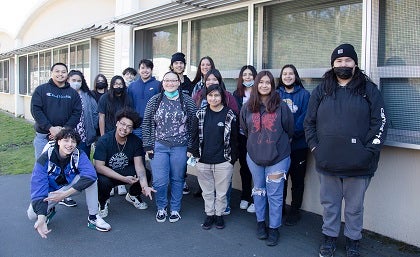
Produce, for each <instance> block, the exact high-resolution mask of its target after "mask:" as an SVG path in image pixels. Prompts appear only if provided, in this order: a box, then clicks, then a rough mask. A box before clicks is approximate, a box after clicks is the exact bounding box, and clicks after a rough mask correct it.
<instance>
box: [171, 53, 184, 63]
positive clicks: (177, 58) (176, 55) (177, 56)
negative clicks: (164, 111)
mask: <svg viewBox="0 0 420 257" xmlns="http://www.w3.org/2000/svg"><path fill="white" fill-rule="evenodd" d="M176 61H181V62H183V63H184V64H185V63H186V62H185V54H183V53H181V52H177V53H174V54H173V55H172V58H171V65H172V64H173V63H174V62H176Z"/></svg>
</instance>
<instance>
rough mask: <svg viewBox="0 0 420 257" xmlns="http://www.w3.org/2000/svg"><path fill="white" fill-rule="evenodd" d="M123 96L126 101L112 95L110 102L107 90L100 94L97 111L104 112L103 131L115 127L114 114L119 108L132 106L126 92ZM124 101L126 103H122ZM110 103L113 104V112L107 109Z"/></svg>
mask: <svg viewBox="0 0 420 257" xmlns="http://www.w3.org/2000/svg"><path fill="white" fill-rule="evenodd" d="M124 97H125V100H126V101H124V99H121V98H119V97H114V101H113V102H111V101H110V100H109V92H107V93H105V94H104V95H103V96H101V98H100V99H99V102H98V113H103V114H105V133H106V132H109V131H111V130H114V129H115V124H116V120H115V114H116V113H117V112H118V111H119V110H121V109H123V108H124V107H130V108H133V103H132V101H131V98H130V97H129V96H128V94H125V95H124ZM124 102H126V103H127V105H124ZM111 104H113V105H114V109H113V110H114V112H109V111H108V105H111Z"/></svg>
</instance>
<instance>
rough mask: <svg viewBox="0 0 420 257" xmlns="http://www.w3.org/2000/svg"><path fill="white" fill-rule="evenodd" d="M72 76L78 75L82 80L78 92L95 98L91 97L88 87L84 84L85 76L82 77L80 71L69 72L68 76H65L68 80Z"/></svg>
mask: <svg viewBox="0 0 420 257" xmlns="http://www.w3.org/2000/svg"><path fill="white" fill-rule="evenodd" d="M73 75H78V76H80V78H81V79H82V86H81V87H80V90H81V91H83V92H85V93H87V94H88V95H89V96H91V97H93V98H95V96H94V95H93V93H92V92H90V90H89V87H88V85H87V83H86V79H85V76H84V75H83V73H82V72H81V71H79V70H71V71H70V72H69V75H68V76H67V78H70V77H71V76H73Z"/></svg>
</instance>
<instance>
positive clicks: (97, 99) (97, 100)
mask: <svg viewBox="0 0 420 257" xmlns="http://www.w3.org/2000/svg"><path fill="white" fill-rule="evenodd" d="M91 92H92V94H93V95H94V96H95V101H96V103H98V102H99V99H100V98H101V96H103V95H104V94H105V93H99V92H98V91H96V90H91Z"/></svg>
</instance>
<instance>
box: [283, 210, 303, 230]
mask: <svg viewBox="0 0 420 257" xmlns="http://www.w3.org/2000/svg"><path fill="white" fill-rule="evenodd" d="M299 220H300V211H299V209H295V208H292V209H291V210H290V212H289V214H288V215H287V216H286V221H285V222H284V225H286V226H294V225H296V224H297V223H298V221H299Z"/></svg>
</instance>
